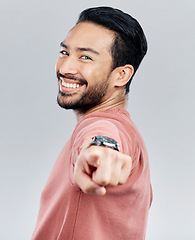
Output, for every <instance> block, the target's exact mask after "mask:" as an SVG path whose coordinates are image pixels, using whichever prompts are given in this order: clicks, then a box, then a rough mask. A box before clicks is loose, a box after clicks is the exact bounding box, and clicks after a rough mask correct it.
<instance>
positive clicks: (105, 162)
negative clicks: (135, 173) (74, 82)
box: [74, 141, 132, 195]
mask: <svg viewBox="0 0 195 240" xmlns="http://www.w3.org/2000/svg"><path fill="white" fill-rule="evenodd" d="M90 142H91V141H90ZM90 142H88V143H87V144H85V146H84V147H83V149H82V150H81V152H80V154H79V157H78V159H77V162H76V165H75V169H74V180H75V182H76V183H77V184H78V186H79V187H80V188H81V190H82V191H83V192H85V193H88V194H98V195H104V194H105V193H106V188H105V186H117V185H120V184H124V183H125V182H126V181H127V179H128V177H129V175H130V172H131V167H132V160H131V157H130V156H128V155H125V154H123V153H121V152H118V151H116V150H113V149H111V148H107V147H101V146H90V145H89V144H90Z"/></svg>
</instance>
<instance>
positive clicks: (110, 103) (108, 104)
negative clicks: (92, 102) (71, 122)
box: [75, 96, 128, 122]
mask: <svg viewBox="0 0 195 240" xmlns="http://www.w3.org/2000/svg"><path fill="white" fill-rule="evenodd" d="M127 100H128V99H127V96H124V97H123V98H122V99H121V100H120V101H116V100H115V99H111V100H107V101H104V102H102V103H101V104H99V105H97V106H95V107H93V108H91V109H89V110H87V111H86V112H85V113H81V112H79V110H75V115H76V119H77V122H79V121H80V120H81V119H82V118H83V117H85V116H86V115H87V114H89V113H93V112H103V111H106V110H109V109H114V108H124V109H126V108H127Z"/></svg>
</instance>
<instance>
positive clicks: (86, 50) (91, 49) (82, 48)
mask: <svg viewBox="0 0 195 240" xmlns="http://www.w3.org/2000/svg"><path fill="white" fill-rule="evenodd" d="M60 46H61V47H63V48H66V49H68V50H69V47H68V45H66V44H65V43H63V42H61V43H60ZM76 50H77V51H82V52H91V53H94V54H96V55H99V54H100V53H99V52H98V51H96V50H95V49H93V48H88V47H78V48H77V49H76Z"/></svg>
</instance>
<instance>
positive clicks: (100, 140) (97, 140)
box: [90, 135, 119, 151]
mask: <svg viewBox="0 0 195 240" xmlns="http://www.w3.org/2000/svg"><path fill="white" fill-rule="evenodd" d="M90 145H96V146H104V147H109V148H112V149H114V150H117V151H119V144H118V143H117V141H115V140H114V139H112V138H109V137H106V136H102V135H97V136H95V137H93V138H92V142H91V143H90Z"/></svg>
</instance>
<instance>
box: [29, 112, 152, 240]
mask: <svg viewBox="0 0 195 240" xmlns="http://www.w3.org/2000/svg"><path fill="white" fill-rule="evenodd" d="M95 135H105V136H107V137H111V138H113V139H115V140H116V141H117V142H118V143H119V145H120V151H121V152H123V153H126V154H129V155H130V156H131V158H132V160H133V166H132V171H131V174H130V177H129V179H128V180H127V182H126V183H125V184H124V185H120V186H117V187H113V188H112V187H108V188H107V193H106V195H105V196H97V195H88V194H85V193H83V192H82V191H81V190H80V189H79V188H78V186H77V185H76V184H74V181H73V171H74V165H75V162H76V160H77V156H78V154H79V151H80V148H81V147H82V145H83V143H84V142H85V141H86V140H87V139H89V138H92V137H93V136H95ZM113 151H114V150H113ZM151 202H152V190H151V185H150V173H149V165H148V156H147V151H146V148H145V145H144V142H143V140H142V137H141V136H140V134H139V132H138V130H137V129H136V127H135V125H134V124H133V122H132V121H131V119H130V116H129V113H128V112H127V111H126V110H124V109H112V110H108V111H104V112H97V113H91V114H88V115H87V116H85V117H84V118H83V119H82V120H81V121H80V122H79V123H78V124H77V125H76V127H75V130H74V132H73V134H72V136H71V138H70V139H69V141H68V142H67V144H66V145H65V146H64V148H63V149H62V151H61V153H60V155H59V157H58V159H57V161H56V163H55V165H54V167H53V170H52V172H51V174H50V176H49V179H48V181H47V183H46V186H45V188H44V190H43V192H42V196H41V202H40V210H39V215H38V219H37V224H36V228H35V230H34V233H33V236H32V240H73V239H75V240H77V239H78V240H115V239H117V240H119V239H120V240H121V239H122V240H123V239H124V240H125V239H128V240H131V239H132V240H143V239H145V232H146V225H147V218H148V211H149V208H150V205H151Z"/></svg>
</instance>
